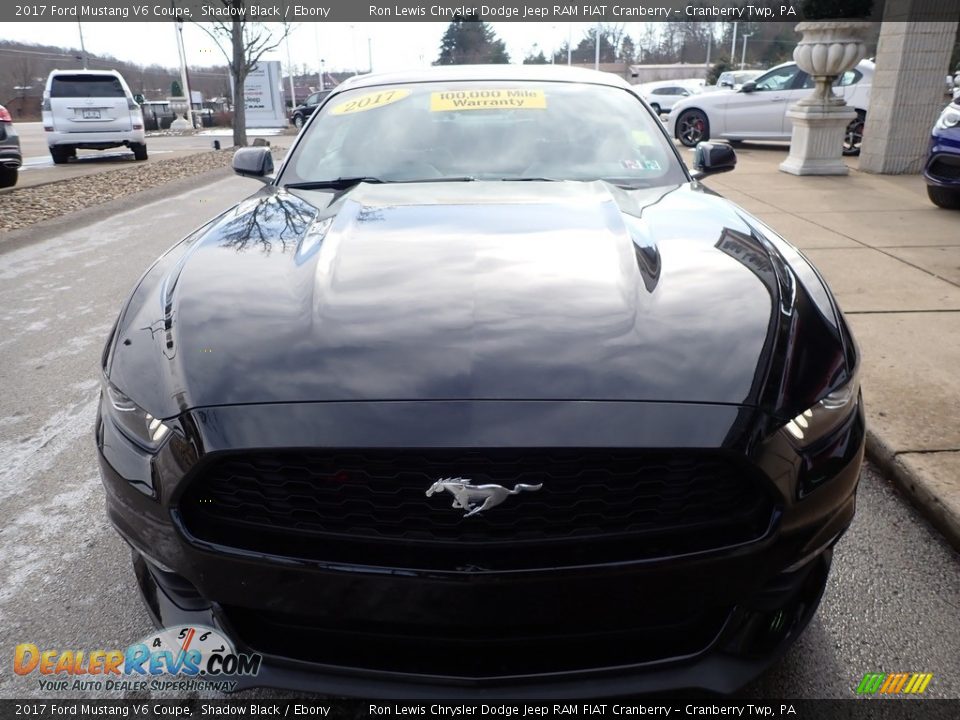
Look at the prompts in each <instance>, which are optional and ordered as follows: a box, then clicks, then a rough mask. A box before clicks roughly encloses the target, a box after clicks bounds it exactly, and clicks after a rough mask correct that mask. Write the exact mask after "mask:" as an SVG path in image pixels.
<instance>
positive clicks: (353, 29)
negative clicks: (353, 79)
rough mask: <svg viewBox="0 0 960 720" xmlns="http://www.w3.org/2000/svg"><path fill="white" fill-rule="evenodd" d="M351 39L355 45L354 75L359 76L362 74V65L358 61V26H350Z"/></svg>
mask: <svg viewBox="0 0 960 720" xmlns="http://www.w3.org/2000/svg"><path fill="white" fill-rule="evenodd" d="M350 39H351V41H352V43H353V74H354V76H357V75H359V74H360V63H359V61H358V60H357V26H356V25H351V26H350Z"/></svg>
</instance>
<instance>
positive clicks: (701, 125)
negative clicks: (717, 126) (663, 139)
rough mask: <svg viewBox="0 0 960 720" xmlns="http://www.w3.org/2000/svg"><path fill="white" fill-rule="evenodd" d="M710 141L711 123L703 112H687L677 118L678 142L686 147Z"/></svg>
mask: <svg viewBox="0 0 960 720" xmlns="http://www.w3.org/2000/svg"><path fill="white" fill-rule="evenodd" d="M709 139H710V122H709V121H708V120H707V116H706V115H705V114H704V113H703V112H702V111H701V110H687V111H685V112H684V113H683V114H682V115H681V116H680V117H679V118H677V140H679V141H680V142H681V143H682V144H683V145H684V146H686V147H690V148H692V147H696V146H697V143H699V142H703V141H704V140H709Z"/></svg>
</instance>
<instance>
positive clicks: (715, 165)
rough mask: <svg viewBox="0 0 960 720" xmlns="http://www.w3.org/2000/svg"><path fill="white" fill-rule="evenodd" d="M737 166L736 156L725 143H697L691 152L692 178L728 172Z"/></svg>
mask: <svg viewBox="0 0 960 720" xmlns="http://www.w3.org/2000/svg"><path fill="white" fill-rule="evenodd" d="M736 166H737V154H736V153H735V152H734V151H733V148H732V147H730V146H729V145H727V144H726V143H713V142H702V143H697V147H696V149H695V150H694V151H693V169H694V177H696V178H698V179H699V178H702V177H704V176H706V175H715V174H716V173H722V172H730V171H731V170H733V169H734V168H735V167H736Z"/></svg>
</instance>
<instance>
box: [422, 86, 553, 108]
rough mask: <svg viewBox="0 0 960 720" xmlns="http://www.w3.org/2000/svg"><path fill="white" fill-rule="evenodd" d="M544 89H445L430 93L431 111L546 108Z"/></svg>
mask: <svg viewBox="0 0 960 720" xmlns="http://www.w3.org/2000/svg"><path fill="white" fill-rule="evenodd" d="M546 107H547V97H546V95H545V94H544V92H543V90H498V89H496V88H491V89H485V90H445V91H443V92H435V93H430V112H447V111H450V110H496V109H502V110H545V109H546Z"/></svg>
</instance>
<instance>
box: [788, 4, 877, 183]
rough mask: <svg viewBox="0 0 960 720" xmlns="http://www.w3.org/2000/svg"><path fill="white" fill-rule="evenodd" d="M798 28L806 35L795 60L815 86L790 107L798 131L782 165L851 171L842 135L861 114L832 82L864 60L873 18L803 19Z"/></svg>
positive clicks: (801, 170) (794, 169)
mask: <svg viewBox="0 0 960 720" xmlns="http://www.w3.org/2000/svg"><path fill="white" fill-rule="evenodd" d="M796 29H797V32H800V33H803V39H802V40H801V41H800V42H799V43H798V44H797V47H796V48H795V49H794V51H793V59H794V61H795V62H796V63H797V65H798V66H799V67H800V69H801V70H803V71H804V72H806V73H808V74H809V75H810V76H811V77H812V78H813V80H814V83H815V88H814V90H813V92H812V93H811V94H810V95H809V96H808V97H805V98H803V99H802V100H800V101H799V102H798V103H797V104H796V105H794V106H793V107H792V108H790V109H789V110H788V111H787V117H788V118H790V119H791V121H792V122H793V135H792V137H791V139H790V155H789V157H787V159H786V160H785V161H784V162H783V163H781V164H780V169H781V170H782V171H783V172H787V173H791V174H793V175H846V174H847V166H846V163H844V162H843V139H844V133H845V132H846V128H847V125H848V124H849V123H850V122H851V121H852V120H854V119H856V113H855V112H854V111H853V110H852V109H850V108H848V107H847V105H846V103H845V102H844V100H843V98H841V97H839V96H837V95H836V94H834V92H833V83H834V81H836V79H837V78H838V77H839V76H841V75H842V74H843V73H845V72H847V70H850V69H852V68H853V67H855V66H856V64H857V63H858V62H860V61H861V60H862V59H863V57H864V55H865V54H866V46H865V44H864V38H865V36H866V34H867V31H868V30H869V29H870V23H868V22H858V21H849V20H837V21H825V20H824V21H812V22H802V23H800V24H798V25H797V28H796Z"/></svg>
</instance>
